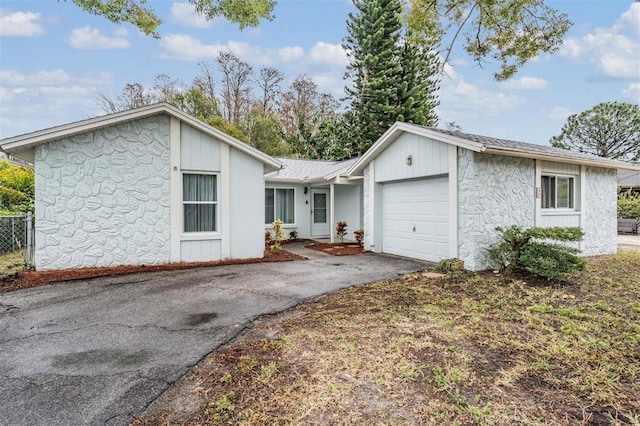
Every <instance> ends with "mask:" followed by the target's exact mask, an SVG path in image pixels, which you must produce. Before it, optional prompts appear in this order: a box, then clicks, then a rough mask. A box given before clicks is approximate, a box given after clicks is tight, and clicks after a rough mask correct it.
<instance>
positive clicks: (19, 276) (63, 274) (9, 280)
mask: <svg viewBox="0 0 640 426" xmlns="http://www.w3.org/2000/svg"><path fill="white" fill-rule="evenodd" d="M298 259H303V257H302V256H299V255H297V254H294V253H291V252H288V251H286V250H280V251H278V252H273V251H271V250H268V249H267V250H265V251H264V257H261V258H254V259H229V260H220V261H215V262H179V263H164V264H160V265H124V266H113V267H99V268H76V269H61V270H56V271H19V272H15V273H11V274H8V275H3V276H0V293H5V292H9V291H15V290H20V289H24V288H30V287H38V286H41V285H46V284H50V283H55V282H61V281H75V280H85V279H90V278H97V277H109V276H116V275H125V274H137V273H143V272H156V271H172V270H178V269H192V268H204V267H211V266H220V265H239V264H246V263H261V262H285V261H290V260H298Z"/></svg>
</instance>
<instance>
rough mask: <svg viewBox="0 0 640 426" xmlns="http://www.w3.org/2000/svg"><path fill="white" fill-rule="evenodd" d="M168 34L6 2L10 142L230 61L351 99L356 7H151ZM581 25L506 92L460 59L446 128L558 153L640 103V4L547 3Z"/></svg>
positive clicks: (1, 126) (0, 38)
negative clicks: (614, 108)
mask: <svg viewBox="0 0 640 426" xmlns="http://www.w3.org/2000/svg"><path fill="white" fill-rule="evenodd" d="M149 3H150V4H151V6H152V7H153V8H154V10H155V11H156V13H157V14H158V15H159V16H160V17H161V19H162V20H163V21H164V23H163V24H162V25H161V26H160V27H159V29H158V30H159V32H160V34H161V36H162V38H161V39H159V40H156V39H152V38H149V37H145V36H144V35H143V34H142V33H140V32H139V31H138V30H137V29H135V28H134V27H132V26H131V25H122V26H117V25H114V24H112V23H110V22H108V21H106V20H105V19H103V18H101V17H97V16H92V15H89V14H87V13H85V12H83V11H82V10H80V9H79V8H77V7H76V6H74V5H73V4H72V3H69V2H58V1H53V0H35V1H33V0H32V1H10V0H2V1H0V138H5V137H10V136H13V135H16V134H22V133H26V132H31V131H35V130H40V129H43V128H46V127H51V126H55V125H60V124H66V123H69V122H72V121H77V120H82V119H85V118H88V117H92V116H96V115H100V114H103V112H102V110H101V109H100V107H99V106H98V104H97V100H98V98H99V95H100V94H106V95H109V96H116V95H117V94H118V93H120V91H121V90H122V87H123V86H124V85H125V84H126V83H128V82H139V83H142V84H144V85H151V83H152V82H153V79H154V77H155V76H156V75H157V74H160V73H165V74H168V75H169V76H171V77H172V78H175V79H180V80H181V81H183V82H184V83H185V84H189V83H190V82H191V81H192V79H193V78H194V77H195V76H197V75H198V74H199V68H198V63H199V62H201V61H208V62H213V61H214V60H215V56H216V55H217V52H218V51H220V50H229V51H231V52H233V53H235V54H236V55H237V56H239V57H241V58H242V59H244V60H245V61H247V62H248V63H250V64H251V65H253V66H254V69H256V70H258V69H259V68H260V67H261V66H263V65H269V66H274V67H276V68H278V69H280V70H281V71H283V72H284V73H285V75H286V81H285V86H286V85H287V84H288V82H290V81H291V80H292V79H293V78H294V77H295V76H296V75H298V74H302V73H304V74H307V75H309V76H310V77H312V78H313V80H314V81H315V82H316V83H317V84H318V86H319V89H320V90H321V91H323V92H329V93H332V94H333V95H335V96H336V97H341V96H343V95H344V85H345V82H344V81H343V80H342V76H343V74H344V71H345V66H346V63H347V60H346V56H345V54H344V52H343V50H342V48H341V47H340V45H341V42H342V39H343V37H344V35H345V33H346V23H345V22H346V19H347V14H348V13H349V12H350V11H352V10H353V6H352V4H351V2H350V1H347V0H280V1H279V2H278V5H277V7H276V9H275V15H276V19H275V20H274V21H272V22H268V21H265V22H263V23H262V24H261V25H260V26H259V27H257V28H249V29H245V30H244V31H240V30H238V29H237V27H235V26H233V25H231V24H229V23H227V22H225V21H223V20H214V21H213V22H205V21H203V20H202V19H199V18H198V17H197V16H195V15H194V14H193V11H192V9H191V7H190V6H189V5H188V3H186V2H180V1H169V0H160V1H150V2H149ZM547 4H548V5H549V6H551V7H553V8H556V9H559V10H560V11H563V12H565V13H567V14H568V15H569V17H570V19H571V20H572V21H573V22H574V26H573V27H572V28H571V30H570V31H569V33H568V34H567V35H566V37H565V42H564V45H563V47H562V48H561V49H560V50H559V51H558V52H556V53H555V54H553V55H542V56H540V57H538V58H536V59H535V60H534V61H531V62H530V63H529V64H527V65H526V66H525V67H523V68H522V69H521V70H520V72H519V73H518V74H517V75H516V76H515V77H514V78H513V79H511V80H509V81H507V82H502V83H497V82H495V81H493V78H492V73H493V71H494V70H495V66H496V65H495V64H487V66H486V67H485V69H480V68H478V66H477V65H476V64H475V63H473V61H471V60H470V58H468V57H467V56H465V55H464V54H462V53H459V52H456V53H455V54H454V56H453V58H452V62H451V66H449V67H447V76H445V77H444V78H443V81H442V82H441V89H440V92H439V98H440V101H441V105H440V107H439V108H438V115H439V117H440V124H439V127H444V126H445V123H446V122H451V121H455V122H456V123H457V124H458V125H460V126H461V127H462V129H463V131H465V132H468V133H476V134H480V135H485V136H493V137H500V138H507V139H513V140H519V141H525V142H533V143H540V144H548V140H549V138H550V137H551V136H554V135H556V134H559V133H560V130H561V127H562V125H563V124H564V122H565V121H566V118H567V117H568V116H569V115H570V114H573V113H578V112H581V111H584V110H586V109H589V108H591V107H593V106H594V105H596V104H598V103H600V102H606V101H624V102H629V103H635V104H637V103H640V3H638V2H635V3H634V2H632V1H630V0H608V1H592V0H580V1H572V0H562V1H547Z"/></svg>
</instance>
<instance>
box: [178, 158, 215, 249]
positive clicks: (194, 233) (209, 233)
mask: <svg viewBox="0 0 640 426" xmlns="http://www.w3.org/2000/svg"><path fill="white" fill-rule="evenodd" d="M184 175H207V176H215V177H216V200H215V201H185V200H184ZM180 177H181V180H180V203H181V205H182V208H181V214H182V229H181V231H182V235H183V236H188V237H190V238H192V237H198V236H207V237H208V236H212V235H220V173H217V172H204V171H199V170H182V173H181V176H180ZM188 204H211V205H214V206H215V216H216V220H215V224H214V226H215V230H214V231H185V229H184V228H185V215H184V207H185V205H188Z"/></svg>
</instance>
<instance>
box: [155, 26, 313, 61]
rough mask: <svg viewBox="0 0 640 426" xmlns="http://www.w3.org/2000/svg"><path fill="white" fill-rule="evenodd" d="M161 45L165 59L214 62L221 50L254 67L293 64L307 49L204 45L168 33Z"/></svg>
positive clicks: (187, 37)
mask: <svg viewBox="0 0 640 426" xmlns="http://www.w3.org/2000/svg"><path fill="white" fill-rule="evenodd" d="M159 43H160V47H161V48H162V49H163V51H164V53H163V54H162V55H161V56H162V57H163V58H165V59H176V60H181V61H200V60H214V59H215V58H216V56H218V53H219V52H221V51H228V52H231V53H233V54H234V55H236V56H237V57H239V58H240V59H242V60H244V61H246V62H248V63H249V64H250V65H253V66H260V65H273V64H277V63H283V62H284V63H290V62H294V61H297V60H300V59H302V58H303V57H304V49H302V48H301V47H299V46H285V47H281V48H265V47H261V46H254V45H251V44H249V43H247V42H239V41H228V42H227V43H226V44H205V43H203V42H202V41H200V40H198V39H197V38H194V37H192V36H190V35H187V34H167V35H166V36H164V37H162V39H161V40H160V42H159Z"/></svg>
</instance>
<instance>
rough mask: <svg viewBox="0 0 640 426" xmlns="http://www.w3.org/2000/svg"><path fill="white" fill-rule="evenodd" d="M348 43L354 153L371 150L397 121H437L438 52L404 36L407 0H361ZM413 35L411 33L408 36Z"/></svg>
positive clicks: (350, 23)
mask: <svg viewBox="0 0 640 426" xmlns="http://www.w3.org/2000/svg"><path fill="white" fill-rule="evenodd" d="M355 6H356V8H357V13H355V14H349V20H348V21H347V34H348V35H347V37H346V38H345V41H344V45H343V46H344V48H345V49H346V50H347V53H348V56H349V59H350V63H349V65H348V67H347V69H348V72H347V77H351V78H352V79H353V86H352V87H347V88H346V89H345V90H346V93H347V98H348V99H350V100H351V117H352V119H353V122H352V127H353V129H354V135H353V137H354V138H355V139H356V140H355V144H352V145H353V146H354V149H353V151H352V153H353V154H357V153H358V152H360V153H362V152H364V151H366V150H367V149H368V148H369V147H370V146H371V145H372V144H373V143H374V142H375V141H376V140H377V139H378V138H379V137H380V136H381V135H382V134H383V133H384V132H385V131H386V130H387V129H388V128H389V127H390V126H391V125H392V124H393V123H394V122H396V121H406V122H409V123H414V124H421V125H428V126H435V125H436V123H437V116H436V115H435V111H434V109H435V107H436V106H437V105H438V101H437V96H436V91H437V90H438V80H437V75H438V73H439V63H438V58H437V54H436V53H435V52H428V51H425V49H424V48H423V47H421V46H420V47H418V46H415V45H412V44H411V43H410V42H409V41H407V40H403V34H402V16H401V14H402V4H401V0H355ZM407 38H408V37H407Z"/></svg>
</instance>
